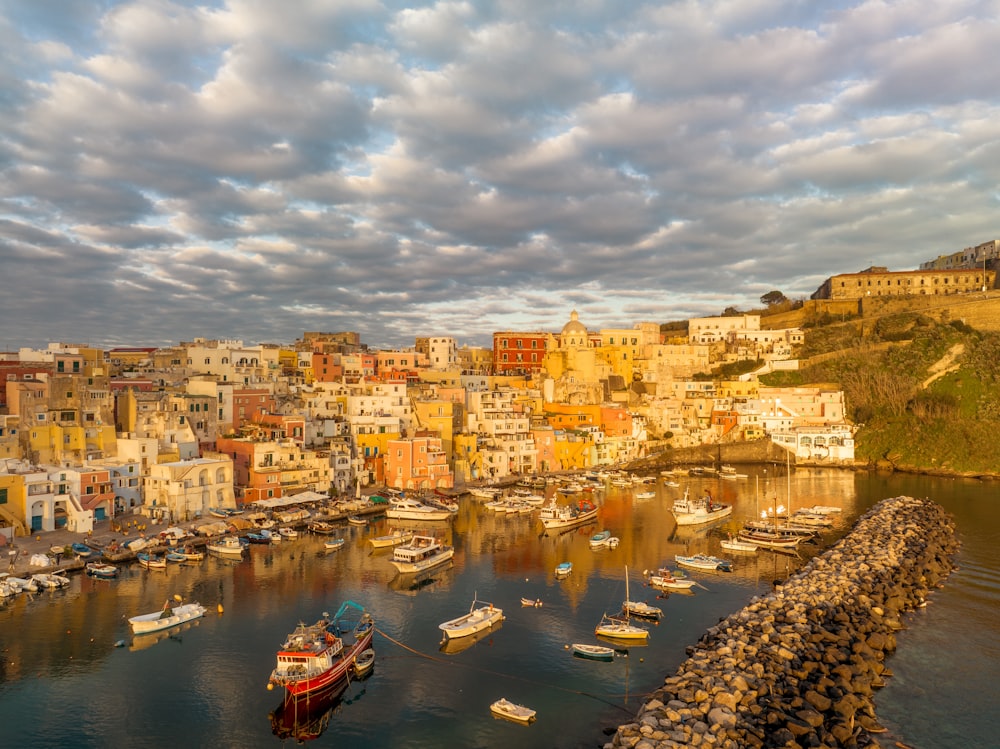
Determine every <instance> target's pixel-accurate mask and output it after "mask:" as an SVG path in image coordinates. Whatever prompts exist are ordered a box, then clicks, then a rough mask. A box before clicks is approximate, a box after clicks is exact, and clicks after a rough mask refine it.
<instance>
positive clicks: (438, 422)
mask: <svg viewBox="0 0 1000 749" xmlns="http://www.w3.org/2000/svg"><path fill="white" fill-rule="evenodd" d="M456 406H457V404H456V403H454V402H453V401H450V400H442V399H438V398H428V399H425V400H414V401H413V416H414V418H415V419H416V423H417V428H418V429H422V430H426V431H428V432H434V433H435V434H437V435H439V436H440V438H441V448H442V449H443V450H444V453H445V455H446V456H448V465H449V466H452V465H454V450H455V443H454V440H455V432H456V431H457V429H460V428H461V424H462V422H461V413H462V411H461V409H460V408H457V407H456ZM456 417H457V428H456Z"/></svg>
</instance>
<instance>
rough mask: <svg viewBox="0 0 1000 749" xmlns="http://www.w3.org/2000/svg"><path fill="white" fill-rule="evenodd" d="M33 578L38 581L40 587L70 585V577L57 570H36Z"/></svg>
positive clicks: (52, 587) (51, 587) (63, 586)
mask: <svg viewBox="0 0 1000 749" xmlns="http://www.w3.org/2000/svg"><path fill="white" fill-rule="evenodd" d="M31 579H32V580H34V581H35V582H36V583H38V586H39V587H40V588H49V589H50V590H52V589H55V588H65V587H66V586H67V585H69V578H68V577H66V576H65V575H60V574H59V573H57V572H36V573H35V574H33V575H32V576H31Z"/></svg>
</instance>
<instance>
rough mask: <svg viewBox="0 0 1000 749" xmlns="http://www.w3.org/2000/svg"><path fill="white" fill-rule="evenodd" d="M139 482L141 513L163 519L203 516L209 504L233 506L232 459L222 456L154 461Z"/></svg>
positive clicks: (167, 520)
mask: <svg viewBox="0 0 1000 749" xmlns="http://www.w3.org/2000/svg"><path fill="white" fill-rule="evenodd" d="M142 485H143V496H144V497H145V504H144V505H143V508H142V511H143V514H145V515H148V516H150V517H153V518H156V519H157V520H161V521H165V522H186V521H189V520H194V519H196V518H200V517H205V516H206V515H207V513H208V510H209V508H212V507H229V508H235V507H236V497H235V494H234V491H233V461H232V460H231V459H230V458H229V457H225V456H218V457H212V458H194V459H192V460H180V461H175V462H171V463H158V464H157V465H154V466H150V469H149V475H148V476H144V477H143V482H142Z"/></svg>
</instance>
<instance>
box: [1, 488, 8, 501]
mask: <svg viewBox="0 0 1000 749" xmlns="http://www.w3.org/2000/svg"><path fill="white" fill-rule="evenodd" d="M5 504H7V488H6V487H4V488H3V489H0V505H5Z"/></svg>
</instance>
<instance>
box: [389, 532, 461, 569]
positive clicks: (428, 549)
mask: <svg viewBox="0 0 1000 749" xmlns="http://www.w3.org/2000/svg"><path fill="white" fill-rule="evenodd" d="M453 556H455V549H454V547H452V546H446V545H444V544H442V543H441V542H440V541H438V540H437V539H436V538H434V537H432V536H414V537H413V538H412V539H410V541H409V542H408V543H405V544H402V545H400V546H397V547H396V548H395V549H393V550H392V559H391V560H390V561H391V562H392V565H393V566H394V567H395V568H396V569H397V570H398V571H399V572H400V573H402V574H404V575H405V574H411V573H414V572H424V571H426V570H429V569H433V568H434V567H437V566H438V565H441V564H444V563H445V562H448V561H450V560H451V558H452V557H453Z"/></svg>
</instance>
